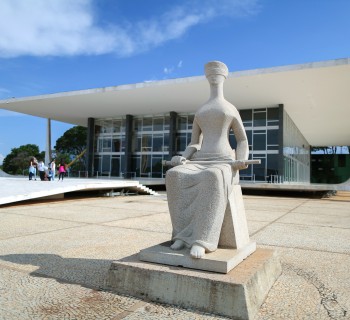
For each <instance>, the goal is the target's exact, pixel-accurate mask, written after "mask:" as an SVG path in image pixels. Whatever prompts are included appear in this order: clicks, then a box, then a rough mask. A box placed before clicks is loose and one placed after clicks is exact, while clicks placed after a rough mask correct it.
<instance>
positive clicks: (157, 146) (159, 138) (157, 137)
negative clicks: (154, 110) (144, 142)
mask: <svg viewBox="0 0 350 320" xmlns="http://www.w3.org/2000/svg"><path fill="white" fill-rule="evenodd" d="M162 149H163V135H162V134H154V135H153V149H152V150H153V151H162Z"/></svg>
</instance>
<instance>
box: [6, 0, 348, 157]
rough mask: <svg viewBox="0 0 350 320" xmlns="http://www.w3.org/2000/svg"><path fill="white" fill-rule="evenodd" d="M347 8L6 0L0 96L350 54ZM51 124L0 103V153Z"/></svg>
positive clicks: (322, 0)
mask: <svg viewBox="0 0 350 320" xmlns="http://www.w3.org/2000/svg"><path fill="white" fill-rule="evenodd" d="M349 17H350V1H348V0H173V1H167V0H147V1H145V0H95V1H94V0H74V1H72V0H31V1H27V0H1V1H0V99H7V98H11V97H17V98H18V97H25V96H34V95H41V94H50V93H57V92H63V91H71V90H80V89H89V88H99V87H105V86H115V85H120V84H128V83H136V82H143V81H147V80H161V79H169V78H177V77H187V76H194V75H201V74H203V65H204V64H205V63H206V62H207V61H210V60H221V61H223V62H225V63H226V64H227V66H228V67H229V70H230V71H239V70H249V69H256V68H266V67H273V66H281V65H289V64H299V63H307V62H313V61H322V60H330V59H338V58H346V57H349V56H350V41H349V39H350V18H349ZM70 127H71V126H70V125H68V124H63V123H59V122H53V123H52V131H53V142H52V143H53V145H54V144H55V141H56V139H57V138H59V137H60V136H61V135H62V134H63V133H64V132H65V131H66V130H67V129H69V128H70ZM45 128H46V120H45V119H41V118H36V117H31V116H24V115H19V114H15V113H11V112H8V111H4V110H0V163H1V160H2V158H3V156H6V155H7V154H8V153H9V152H10V151H11V148H14V147H19V146H20V145H23V144H27V143H33V144H37V145H38V146H39V147H40V149H41V150H43V149H44V147H45V132H46V131H45V130H46V129H45Z"/></svg>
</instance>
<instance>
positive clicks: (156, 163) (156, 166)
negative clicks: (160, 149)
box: [152, 156, 163, 178]
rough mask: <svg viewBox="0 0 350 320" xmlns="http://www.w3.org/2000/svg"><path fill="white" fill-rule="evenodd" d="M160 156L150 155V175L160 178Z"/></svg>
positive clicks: (161, 167) (161, 169) (161, 168)
mask: <svg viewBox="0 0 350 320" xmlns="http://www.w3.org/2000/svg"><path fill="white" fill-rule="evenodd" d="M162 160H163V158H162V157H159V156H153V157H152V177H153V178H161V177H162V174H163V165H162Z"/></svg>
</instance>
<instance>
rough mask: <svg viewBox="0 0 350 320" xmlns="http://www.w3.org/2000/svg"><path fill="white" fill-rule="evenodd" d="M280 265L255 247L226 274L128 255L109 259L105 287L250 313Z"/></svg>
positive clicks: (201, 307)
mask: <svg viewBox="0 0 350 320" xmlns="http://www.w3.org/2000/svg"><path fill="white" fill-rule="evenodd" d="M281 270H282V269H281V265H280V262H279V259H278V257H277V255H276V253H275V251H272V250H269V249H257V250H256V251H255V252H254V253H252V254H251V255H250V256H249V257H248V258H247V259H245V260H244V261H243V262H241V263H240V264H239V265H238V266H236V267H235V268H234V269H233V270H231V271H230V272H228V273H227V274H219V273H213V272H208V271H201V270H193V269H187V268H182V267H174V266H164V265H160V264H153V263H147V262H142V261H140V260H139V258H138V256H137V255H133V256H130V257H127V258H125V259H123V260H121V261H115V262H113V263H112V264H111V267H110V269H109V271H108V275H107V279H106V287H107V288H108V289H110V290H112V291H115V292H117V293H121V294H128V295H131V296H135V297H138V298H141V299H146V300H147V299H148V300H152V301H155V302H161V303H167V304H173V305H177V306H180V307H185V308H193V309H197V310H201V311H203V312H209V313H214V314H218V315H223V316H227V317H232V318H235V319H253V318H254V316H255V315H256V314H257V312H258V310H259V308H260V306H261V304H262V303H263V301H264V299H265V297H266V295H267V293H268V292H269V290H270V288H271V287H272V285H273V284H274V282H275V281H276V279H277V278H278V276H279V275H280V273H281Z"/></svg>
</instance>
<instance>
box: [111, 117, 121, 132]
mask: <svg viewBox="0 0 350 320" xmlns="http://www.w3.org/2000/svg"><path fill="white" fill-rule="evenodd" d="M121 126H122V121H121V120H113V132H114V133H119V132H120V131H121Z"/></svg>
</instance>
